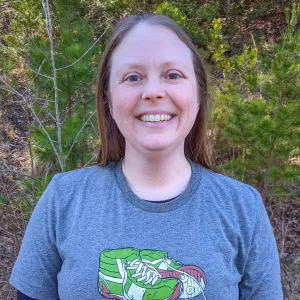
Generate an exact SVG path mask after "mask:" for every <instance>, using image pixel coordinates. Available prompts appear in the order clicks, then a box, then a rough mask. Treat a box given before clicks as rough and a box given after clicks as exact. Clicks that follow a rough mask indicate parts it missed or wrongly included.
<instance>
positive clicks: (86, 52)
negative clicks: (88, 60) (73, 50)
mask: <svg viewBox="0 0 300 300" xmlns="http://www.w3.org/2000/svg"><path fill="white" fill-rule="evenodd" d="M106 31H107V29H105V31H104V32H103V33H102V34H101V35H100V37H99V38H98V39H97V40H96V41H95V43H94V44H93V45H92V46H91V47H90V48H89V49H88V50H87V51H85V53H84V54H83V55H82V56H81V57H80V58H78V59H77V60H76V61H74V62H73V63H72V64H70V65H68V66H66V67H61V68H58V69H56V70H57V71H59V70H63V69H67V68H70V67H72V66H73V65H75V64H76V63H78V62H79V61H80V60H81V59H82V58H83V57H84V56H85V55H86V54H88V52H90V51H91V50H92V49H93V48H94V46H95V45H96V44H97V43H98V41H99V40H100V39H101V38H102V37H103V35H104V34H105V33H106Z"/></svg>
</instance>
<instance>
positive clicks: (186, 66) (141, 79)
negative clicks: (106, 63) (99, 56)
mask: <svg viewBox="0 0 300 300" xmlns="http://www.w3.org/2000/svg"><path fill="white" fill-rule="evenodd" d="M109 98H110V110H111V114H112V117H113V118H114V120H115V122H116V124H117V126H118V128H119V130H120V132H121V133H122V135H123V136H124V138H125V143H126V147H125V149H126V150H125V152H126V153H127V152H128V151H132V150H134V151H135V152H136V151H138V152H141V151H142V152H144V151H145V150H146V151H147V152H149V151H163V150H165V151H167V152H168V153H173V151H181V152H182V153H184V152H183V151H184V140H185V138H186V136H187V135H188V133H189V132H190V130H191V128H192V126H193V124H194V121H195V118H196V115H197V112H198V98H197V83H196V77H195V72H194V66H193V60H192V54H191V51H190V49H189V48H188V47H187V46H186V45H185V44H184V43H183V42H182V41H181V40H180V39H179V38H178V37H177V35H176V34H175V33H173V32H172V31H171V30H169V29H167V28H165V27H163V26H157V25H149V24H146V23H141V24H139V25H137V26H136V27H134V28H133V29H132V30H131V31H130V32H129V33H128V34H127V35H126V37H125V38H124V39H123V41H122V42H121V44H120V45H119V46H118V47H117V48H116V49H115V51H114V53H113V55H112V58H111V69H110V82H109Z"/></svg>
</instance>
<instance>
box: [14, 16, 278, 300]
mask: <svg viewBox="0 0 300 300" xmlns="http://www.w3.org/2000/svg"><path fill="white" fill-rule="evenodd" d="M207 101H208V95H207V81H206V76H205V72H204V67H203V63H202V59H201V57H200V56H199V54H198V52H197V50H196V48H195V47H194V45H193V44H192V42H191V41H190V39H189V38H188V36H187V35H186V33H184V31H183V30H182V29H181V28H180V27H179V26H178V25H177V24H176V23H175V22H173V21H172V20H170V19H169V18H167V17H164V16H158V15H154V14H141V15H134V16H130V17H127V18H125V19H123V20H121V21H120V22H119V23H118V24H117V25H116V27H115V29H114V32H113V34H112V37H111V39H110V41H109V43H108V45H107V47H106V50H105V52H104V53H103V55H102V63H101V67H100V72H99V80H98V91H97V111H98V121H99V130H100V134H101V141H102V145H101V150H100V154H99V161H98V162H99V165H101V167H99V166H96V167H91V168H85V169H81V170H76V171H72V172H68V173H64V174H58V175H56V176H55V177H54V179H53V180H52V182H51V183H50V184H49V186H48V188H47V189H46V191H45V193H44V195H43V196H42V198H41V199H40V201H39V202H38V204H37V206H36V208H35V210H34V213H33V215H32V217H31V220H30V222H29V224H28V228H27V231H26V234H25V237H24V241H23V244H22V248H21V251H20V254H19V257H18V259H17V262H16V264H15V267H14V270H13V272H12V276H11V284H12V285H14V286H15V287H16V288H17V289H18V290H19V291H21V292H22V293H23V294H25V295H26V296H27V297H33V298H36V299H57V298H60V299H155V300H160V299H230V300H231V299H255V300H257V299H263V300H268V299H276V300H277V299H278V300H279V299H282V291H281V283H280V271H279V261H278V254H277V248H276V243H275V240H274V236H273V232H272V228H271V225H270V222H269V219H268V217H267V214H266V211H265V209H264V206H263V203H262V201H261V198H260V196H259V193H258V192H257V191H256V190H254V189H253V188H252V187H250V186H248V185H246V184H243V183H240V182H238V181H235V180H233V179H231V178H228V177H225V176H222V175H220V174H217V173H214V172H213V171H211V169H212V167H211V163H210V161H209V155H208V151H207V143H206V118H207ZM27 299H28V298H27Z"/></svg>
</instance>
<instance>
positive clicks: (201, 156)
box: [96, 13, 215, 170]
mask: <svg viewBox="0 0 300 300" xmlns="http://www.w3.org/2000/svg"><path fill="white" fill-rule="evenodd" d="M140 23H146V24H149V25H153V26H164V27H166V28H168V29H169V30H171V31H172V32H174V33H175V34H176V35H177V36H178V37H179V39H180V40H181V41H182V42H183V43H184V44H185V45H186V46H187V47H188V48H189V49H190V50H191V52H192V58H193V65H194V71H195V76H196V81H197V85H198V101H199V110H198V114H197V117H196V120H195V123H194V125H193V127H192V129H191V131H190V133H189V134H188V135H187V137H186V139H185V144H184V151H185V155H186V157H187V158H189V159H191V160H192V161H194V162H196V163H198V164H200V165H202V166H204V167H206V168H209V169H212V170H214V169H215V168H214V166H213V165H212V163H211V160H210V155H209V149H208V144H207V118H208V108H209V107H208V106H209V105H208V101H209V96H208V86H207V76H206V72H205V68H204V62H203V59H202V57H201V55H200V54H199V52H198V50H197V49H196V47H195V46H194V44H193V42H192V41H191V39H190V38H189V36H188V35H187V34H186V33H185V31H184V30H183V29H182V28H181V27H180V26H179V25H178V24H177V23H176V22H175V21H173V20H171V19H170V18H168V17H166V16H161V15H156V14H152V13H142V14H136V15H130V16H128V17H126V18H124V19H121V20H119V21H118V22H117V24H116V25H115V27H114V29H113V32H112V34H111V36H110V39H109V41H108V43H107V45H106V48H105V50H104V52H103V54H102V57H101V61H100V67H99V74H98V80H97V91H96V101H97V103H96V104H97V118H98V126H99V132H100V139H101V145H100V150H99V154H98V159H97V163H98V164H99V165H102V166H105V165H106V164H108V163H110V162H117V161H118V160H120V159H121V158H122V157H123V156H124V155H125V139H124V137H123V135H122V134H121V132H120V130H119V129H118V127H117V124H116V123H115V121H114V119H113V118H112V116H111V113H110V109H109V101H110V99H109V80H110V67H111V57H112V55H113V53H114V50H115V49H116V48H117V47H118V46H119V45H120V44H121V42H122V40H123V39H124V38H125V36H126V35H127V34H128V33H129V31H130V30H131V29H133V28H134V27H135V26H137V25H138V24H140Z"/></svg>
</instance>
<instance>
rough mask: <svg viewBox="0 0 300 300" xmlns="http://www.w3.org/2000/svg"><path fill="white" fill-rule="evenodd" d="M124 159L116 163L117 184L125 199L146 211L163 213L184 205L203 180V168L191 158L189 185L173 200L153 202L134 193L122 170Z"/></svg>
mask: <svg viewBox="0 0 300 300" xmlns="http://www.w3.org/2000/svg"><path fill="white" fill-rule="evenodd" d="M122 160H123V159H121V160H120V161H119V162H118V163H117V164H116V169H115V175H116V181H117V184H118V186H119V188H120V190H121V192H122V193H123V195H124V196H125V200H126V201H129V202H130V203H131V204H133V205H134V206H136V207H137V208H140V209H142V210H145V211H149V212H153V213H163V212H168V211H172V210H175V209H177V208H179V207H181V206H182V205H184V204H185V203H186V202H187V201H188V200H189V199H190V198H191V197H192V196H193V195H194V193H195V192H196V190H197V188H198V186H199V184H200V181H201V175H202V168H201V166H199V165H197V164H196V163H194V162H193V161H191V160H189V163H190V165H191V169H192V175H191V179H190V182H189V184H188V186H187V188H186V189H185V190H184V191H183V192H182V193H181V194H180V195H179V196H178V197H177V198H176V199H173V200H172V201H169V202H165V203H160V204H159V205H158V204H157V203H153V202H150V201H145V200H143V199H141V198H139V197H138V196H137V195H136V194H134V193H133V191H132V190H131V189H130V187H129V185H128V183H127V181H126V178H125V175H124V173H123V170H122Z"/></svg>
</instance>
